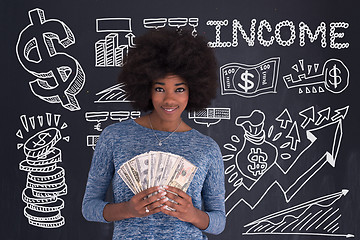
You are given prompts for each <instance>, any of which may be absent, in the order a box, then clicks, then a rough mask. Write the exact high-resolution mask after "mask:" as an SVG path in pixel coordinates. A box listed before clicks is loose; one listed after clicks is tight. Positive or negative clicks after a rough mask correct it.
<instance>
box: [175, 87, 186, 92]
mask: <svg viewBox="0 0 360 240" xmlns="http://www.w3.org/2000/svg"><path fill="white" fill-rule="evenodd" d="M175 92H185V88H177V89H176V90H175Z"/></svg>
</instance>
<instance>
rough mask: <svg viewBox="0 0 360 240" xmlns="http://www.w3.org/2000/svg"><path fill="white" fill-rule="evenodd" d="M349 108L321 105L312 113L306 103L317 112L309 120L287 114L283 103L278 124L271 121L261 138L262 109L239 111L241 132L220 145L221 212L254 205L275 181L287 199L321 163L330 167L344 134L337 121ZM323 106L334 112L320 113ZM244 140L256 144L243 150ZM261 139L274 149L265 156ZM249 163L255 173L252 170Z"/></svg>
mask: <svg viewBox="0 0 360 240" xmlns="http://www.w3.org/2000/svg"><path fill="white" fill-rule="evenodd" d="M348 108H349V106H346V107H343V108H339V109H335V110H332V109H329V108H325V109H320V110H318V111H317V113H320V114H317V115H316V114H315V112H316V111H315V107H310V108H309V109H314V116H318V117H317V118H315V117H314V118H312V119H311V120H309V121H308V119H307V116H306V115H303V114H300V113H299V116H300V117H299V116H294V115H293V116H290V113H289V111H288V110H287V109H285V110H284V111H283V112H282V113H280V114H279V115H278V117H276V119H275V121H276V122H277V127H275V126H274V125H275V124H274V125H272V126H270V127H269V128H268V130H267V132H266V133H265V135H266V139H264V132H265V130H264V129H265V126H264V119H265V114H264V113H263V112H262V111H260V110H254V111H253V112H252V114H251V115H249V116H239V117H238V118H237V120H236V125H238V126H239V127H241V129H242V132H243V134H242V135H240V136H238V135H235V134H234V135H232V136H231V142H229V143H227V144H225V145H224V149H225V150H226V152H228V154H225V155H224V156H223V159H224V165H225V178H226V180H227V182H228V183H229V184H230V186H231V188H230V191H228V194H227V196H226V199H225V201H226V202H228V204H227V205H226V206H227V209H226V212H227V213H226V214H227V215H229V214H230V213H231V212H232V211H234V209H235V208H236V207H237V206H238V205H239V204H240V203H244V204H246V205H247V206H248V207H249V208H250V209H254V208H256V206H257V205H258V204H259V203H260V202H261V201H262V199H263V198H264V196H265V195H266V194H267V193H268V192H269V191H271V189H272V188H273V187H275V186H276V187H278V188H279V189H280V190H281V191H282V193H283V197H284V199H285V201H286V202H287V203H288V202H290V201H291V199H292V198H293V197H294V196H295V195H296V194H297V193H298V192H299V191H300V189H302V188H303V187H304V186H305V185H306V183H307V182H309V181H310V180H311V178H312V177H313V176H314V175H315V174H317V173H318V172H319V171H321V169H322V168H323V167H324V166H325V165H326V164H329V165H330V166H332V167H335V164H336V160H337V156H338V152H339V150H340V147H341V140H342V136H343V130H342V124H343V123H342V122H343V120H344V119H345V116H346V114H347V110H348ZM327 111H331V114H332V115H333V117H329V118H324V117H323V115H322V114H321V113H323V112H327ZM340 112H341V113H342V115H340ZM301 118H304V121H305V122H307V124H306V125H304V127H306V128H305V129H303V130H302V131H300V129H302V128H297V127H294V126H297V123H296V121H294V119H300V120H301ZM319 119H321V121H320V120H319ZM326 119H327V120H326ZM319 122H322V124H319ZM295 128H296V131H295V130H294V129H295ZM247 129H251V131H252V132H251V133H252V134H250V135H249V131H248V130H247ZM275 129H276V130H275ZM260 132H262V134H260ZM249 140H252V142H251V141H249ZM256 141H257V142H256ZM249 142H250V143H251V144H253V145H254V147H253V149H255V150H253V151H249V150H246V149H248V148H246V147H244V146H246V145H247V144H249ZM254 143H257V145H256V144H254ZM264 143H267V145H269V146H271V148H272V149H273V151H274V153H275V154H273V155H267V156H268V157H267V158H266V157H265V155H264V154H263V153H262V151H263V152H266V151H265V150H261V149H262V147H263V144H264ZM255 145H256V146H255ZM295 146H296V147H295ZM257 148H259V149H260V150H261V151H259V150H256V149H257ZM244 149H245V150H246V151H244ZM250 149H251V148H250ZM255 151H256V152H255ZM265 159H266V161H265ZM254 162H255V163H256V164H254ZM254 167H256V170H257V171H256V174H253V173H254V172H252V169H254ZM229 202H231V203H232V204H229Z"/></svg>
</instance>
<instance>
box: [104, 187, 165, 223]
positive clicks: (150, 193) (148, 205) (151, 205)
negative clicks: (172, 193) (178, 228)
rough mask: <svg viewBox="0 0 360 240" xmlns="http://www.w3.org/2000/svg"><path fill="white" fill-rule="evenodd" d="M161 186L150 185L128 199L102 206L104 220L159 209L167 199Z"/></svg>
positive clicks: (151, 212)
mask: <svg viewBox="0 0 360 240" xmlns="http://www.w3.org/2000/svg"><path fill="white" fill-rule="evenodd" d="M166 194H167V193H166V192H165V191H164V189H163V188H162V187H159V186H157V187H151V188H148V189H146V190H144V191H142V192H140V193H138V194H136V195H134V196H133V197H132V198H131V199H130V201H128V202H121V203H109V204H107V205H106V206H105V207H104V211H103V215H104V219H105V220H106V221H109V222H112V221H119V220H123V219H127V218H133V217H145V216H148V215H151V214H154V213H157V212H160V211H161V208H160V206H162V205H163V204H164V203H165V202H166V201H167V200H168V199H167V198H165V197H164V196H165V195H166Z"/></svg>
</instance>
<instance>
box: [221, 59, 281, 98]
mask: <svg viewBox="0 0 360 240" xmlns="http://www.w3.org/2000/svg"><path fill="white" fill-rule="evenodd" d="M279 63H280V58H279V57H274V58H269V59H267V60H265V61H263V62H261V63H258V64H254V65H247V64H242V63H228V64H225V65H223V66H221V67H220V83H221V95H227V94H236V95H238V96H241V97H245V98H250V97H256V96H259V95H262V94H268V93H276V86H277V79H278V73H279Z"/></svg>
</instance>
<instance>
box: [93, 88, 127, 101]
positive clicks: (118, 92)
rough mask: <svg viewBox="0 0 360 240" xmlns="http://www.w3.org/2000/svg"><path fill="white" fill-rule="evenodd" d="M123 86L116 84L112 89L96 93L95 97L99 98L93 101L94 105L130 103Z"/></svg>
mask: <svg viewBox="0 0 360 240" xmlns="http://www.w3.org/2000/svg"><path fill="white" fill-rule="evenodd" d="M123 87H124V84H123V83H118V84H116V85H114V86H112V87H109V88H107V89H104V90H102V91H100V92H98V93H96V96H100V97H99V98H98V100H96V101H95V103H111V102H114V103H122V102H131V101H130V100H128V99H127V98H128V96H127V94H126V92H125V90H124V89H123Z"/></svg>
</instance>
